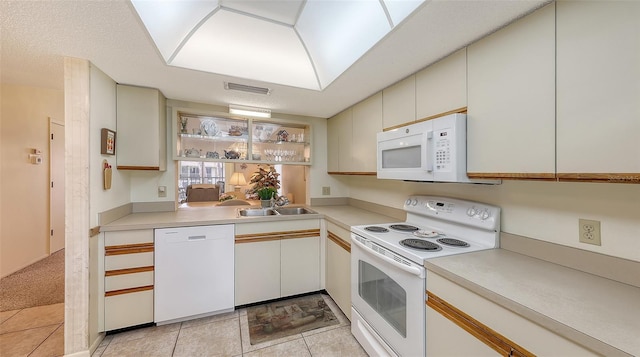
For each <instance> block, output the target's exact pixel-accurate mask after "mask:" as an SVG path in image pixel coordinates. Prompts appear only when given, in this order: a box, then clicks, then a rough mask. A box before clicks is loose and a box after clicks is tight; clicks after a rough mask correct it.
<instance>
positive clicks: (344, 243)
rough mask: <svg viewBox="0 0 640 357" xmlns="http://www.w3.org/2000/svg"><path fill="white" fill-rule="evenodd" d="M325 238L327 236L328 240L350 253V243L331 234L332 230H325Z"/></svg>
mask: <svg viewBox="0 0 640 357" xmlns="http://www.w3.org/2000/svg"><path fill="white" fill-rule="evenodd" d="M327 238H329V240H331V241H332V242H334V243H335V244H337V245H338V246H339V247H340V248H342V249H344V250H346V251H347V252H349V253H351V244H349V242H347V241H346V240H344V239H342V238H340V237H338V236H337V235H335V234H333V233H332V232H327Z"/></svg>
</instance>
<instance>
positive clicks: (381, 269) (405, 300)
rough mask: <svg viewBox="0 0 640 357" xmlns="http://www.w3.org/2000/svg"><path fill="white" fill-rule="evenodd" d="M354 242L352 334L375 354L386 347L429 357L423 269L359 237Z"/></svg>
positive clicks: (353, 239)
mask: <svg viewBox="0 0 640 357" xmlns="http://www.w3.org/2000/svg"><path fill="white" fill-rule="evenodd" d="M351 242H352V245H351V304H352V308H353V310H354V312H355V313H356V314H355V315H354V316H355V318H354V317H353V316H352V320H354V321H352V323H351V330H352V333H353V334H354V336H355V337H356V339H358V342H360V344H361V345H362V346H363V347H364V349H365V350H366V351H367V353H369V354H370V355H380V354H381V349H380V348H379V347H380V346H382V347H384V349H386V350H387V352H390V351H388V347H390V349H391V350H392V351H393V352H394V353H395V354H397V355H400V356H424V353H425V297H426V296H425V269H424V267H423V266H421V265H418V264H415V263H413V262H410V261H408V260H407V259H405V258H402V257H401V256H399V255H396V254H394V253H392V252H390V251H389V250H387V249H385V248H383V247H381V246H379V245H377V244H375V243H373V242H371V241H370V240H368V239H366V238H363V237H361V236H358V235H356V234H351ZM397 260H399V261H400V262H398V261H397ZM360 317H361V318H362V319H363V320H364V321H358V320H359V318H360ZM389 354H390V355H392V354H393V353H391V352H390V353H389Z"/></svg>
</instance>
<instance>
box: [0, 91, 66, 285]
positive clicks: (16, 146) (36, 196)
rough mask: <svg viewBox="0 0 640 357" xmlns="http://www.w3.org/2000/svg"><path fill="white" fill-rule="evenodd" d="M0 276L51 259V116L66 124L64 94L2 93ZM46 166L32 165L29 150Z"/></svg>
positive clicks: (42, 92)
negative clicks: (36, 152) (40, 155)
mask: <svg viewBox="0 0 640 357" xmlns="http://www.w3.org/2000/svg"><path fill="white" fill-rule="evenodd" d="M0 91H1V93H2V95H1V104H0V107H2V111H1V114H0V130H1V131H0V277H4V276H7V275H9V274H11V273H13V272H15V271H17V270H20V269H22V268H24V267H26V266H27V265H29V264H32V263H34V262H36V261H38V260H40V259H42V258H45V257H47V256H48V255H49V117H51V118H53V119H55V120H56V121H58V122H64V92H63V91H61V90H54V89H48V88H38V87H30V86H22V85H14V84H7V83H3V84H2V87H1V89H0ZM34 148H36V149H39V150H40V151H41V152H42V164H40V165H33V164H31V163H30V161H29V154H30V150H31V149H34Z"/></svg>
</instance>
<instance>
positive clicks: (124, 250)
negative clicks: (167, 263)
mask: <svg viewBox="0 0 640 357" xmlns="http://www.w3.org/2000/svg"><path fill="white" fill-rule="evenodd" d="M148 252H153V243H138V244H125V245H112V246H107V247H104V255H106V256H109V255H122V254H136V253H148Z"/></svg>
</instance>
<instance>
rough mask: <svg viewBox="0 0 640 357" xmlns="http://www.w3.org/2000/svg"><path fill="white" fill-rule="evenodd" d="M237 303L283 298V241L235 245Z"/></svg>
mask: <svg viewBox="0 0 640 357" xmlns="http://www.w3.org/2000/svg"><path fill="white" fill-rule="evenodd" d="M235 254H236V271H235V285H236V287H235V295H236V296H235V304H236V306H238V305H244V304H250V303H254V302H258V301H264V300H271V299H277V298H279V297H280V241H279V240H274V241H266V242H255V243H242V244H236V252H235Z"/></svg>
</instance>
